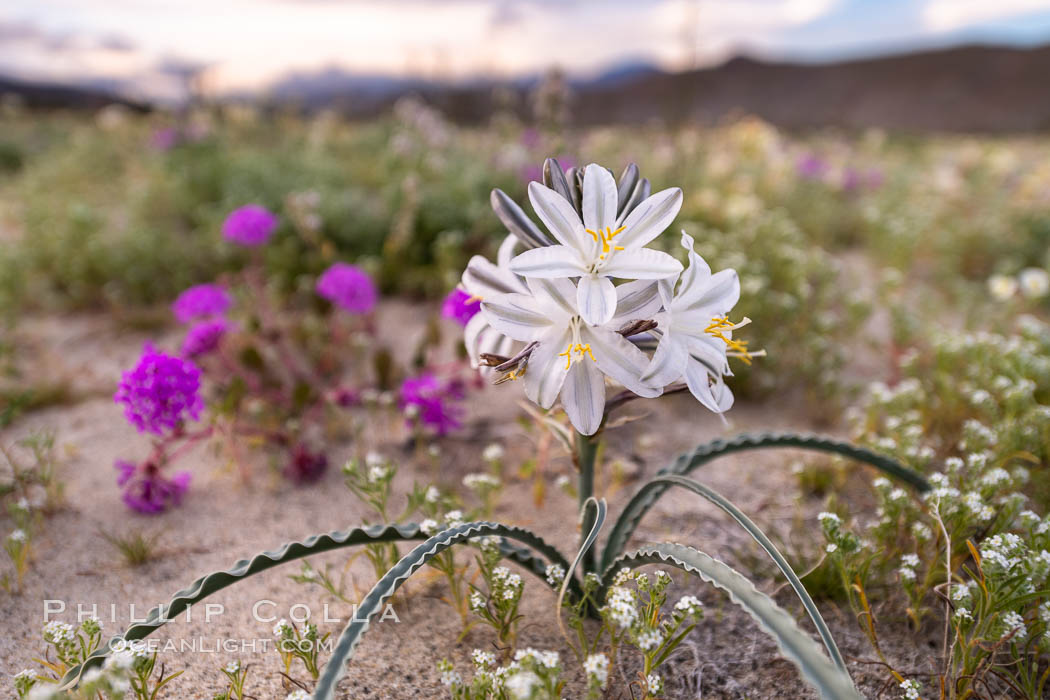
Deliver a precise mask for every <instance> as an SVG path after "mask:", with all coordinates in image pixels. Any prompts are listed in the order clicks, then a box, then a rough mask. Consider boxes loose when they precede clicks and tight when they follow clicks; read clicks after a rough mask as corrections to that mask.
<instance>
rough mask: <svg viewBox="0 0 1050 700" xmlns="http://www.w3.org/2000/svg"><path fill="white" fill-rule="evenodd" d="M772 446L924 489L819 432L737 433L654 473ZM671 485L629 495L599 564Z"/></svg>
mask: <svg viewBox="0 0 1050 700" xmlns="http://www.w3.org/2000/svg"><path fill="white" fill-rule="evenodd" d="M774 447H797V448H800V449H804V450H815V451H817V452H829V453H831V454H837V455H840V456H842V457H849V458H850V459H855V460H857V461H859V462H863V463H865V464H869V465H871V466H873V467H875V468H876V469H878V470H879V471H881V472H883V473H885V474H888V475H890V476H892V477H894V478H897V479H900V480H901V481H904V482H907V483H908V484H910V485H911V486H913V487H915V488H916V489H918V490H919V491H928V490H929V488H930V484H929V483H928V482H927V481H926V479H924V478H923V477H922V475H921V474H919V473H918V472H915V471H912V470H911V469H908V468H907V467H904V466H902V465H901V464H900V463H898V462H897V461H895V460H893V459H891V458H889V457H886V456H885V455H880V454H877V453H875V452H872V451H871V450H868V449H865V448H863V447H857V446H856V445H852V444H850V443H848V442H843V441H841V440H835V439H833V438H828V437H822V436H819V435H803V434H796V433H764V434H760V435H747V434H745V435H738V436H736V437H734V438H732V439H729V440H723V439H718V440H712V441H711V442H708V443H706V444H703V445H700V446H699V447H697V448H696V449H695V450H693V451H691V452H684V453H682V454H680V455H679V456H678V457H677V458H675V461H674V462H673V463H672V464H671V465H670V466H667V467H664V468H663V469H661V470H660V471H659V472H657V476H658V477H659V476H665V475H678V476H684V475H686V474H689V473H690V472H692V471H693V470H694V469H698V468H699V467H701V466H703V465H704V464H707V463H708V462H710V461H711V460H713V459H715V458H717V457H721V456H723V455H727V454H731V453H733V452H743V451H746V450H760V449H769V448H774ZM669 488H671V485H670V484H656V485H652V482H649V483H647V484H645V485H644V486H642V488H641V489H639V490H638V492H637V493H635V495H634V496H632V497H631V500H630V501H629V502H628V503H627V506H626V507H625V508H624V509H623V512H622V513H620V517H619V518H617V520H616V522H615V523H614V525H613V529H612V532H611V533H609V539H608V541H607V542H606V545H605V552H604V554H603V556H602V566H603V567H607V566H608V565H609V562H611V561H612V560H613V559H614V558H616V557H617V556H618V555H619V554H620V553H621V552H623V550H624V548H625V547H626V546H627V541H628V540H629V539H630V537H631V534H632V533H633V532H634V530H635V528H637V527H638V522H639V521H640V520H641V519H642V516H644V515H645V513H646V512H647V511H648V510H649V509H650V508H651V507H652V506H653V504H655V503H656V501H657V500H659V499H660V497H661V496H663V494H664V493H665V492H666V491H667V490H668V489H669Z"/></svg>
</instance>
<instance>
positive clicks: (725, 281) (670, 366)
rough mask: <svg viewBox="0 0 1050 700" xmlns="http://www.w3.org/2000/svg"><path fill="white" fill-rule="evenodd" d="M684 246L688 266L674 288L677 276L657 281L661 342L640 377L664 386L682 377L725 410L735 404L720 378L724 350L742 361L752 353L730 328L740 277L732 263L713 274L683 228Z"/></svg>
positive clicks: (725, 371) (724, 370)
mask: <svg viewBox="0 0 1050 700" xmlns="http://www.w3.org/2000/svg"><path fill="white" fill-rule="evenodd" d="M682 247H684V248H685V249H686V250H688V251H689V267H687V268H686V270H685V272H684V273H683V274H682V275H681V279H680V284H679V285H678V291H677V293H675V292H674V287H675V283H676V282H679V279H678V278H677V277H674V278H670V279H666V280H661V281H660V283H659V287H660V296H661V298H662V300H663V305H664V310H663V311H661V312H660V313H658V314H656V316H655V319H654V320H655V321H656V322H657V327H656V328H655V329H654V330H653V331H651V332H652V333H653V335H656V336H658V337H659V338H660V342H659V344H658V345H657V346H656V352H654V353H653V359H652V362H651V363H650V364H649V367H648V368H647V369H646V371H645V373H644V375H643V376H642V379H643V381H646V382H650V383H652V384H658V385H660V386H664V385H666V384H670V383H671V382H675V381H678V380H679V379H682V378H684V379H685V383H686V385H687V386H688V387H689V391H690V392H691V393H692V394H693V396H695V397H696V399H697V401H699V402H700V403H702V404H703V405H704V406H706V407H707V408H709V409H711V410H712V411H714V412H715V413H723V412H725V411H727V410H729V409H730V408H731V407H732V405H733V392H732V391H730V389H729V387H727V386H726V384H725V380H724V377H725V376H731V375H732V372H730V371H729V361H728V358H727V354H733V355H737V356H739V357H742V358H744V359H745V361H749V360H750V358H751V356H752V354H751V353H748V352H747V349H746V344H744V343H741V342H739V341H734V340H733V339H732V332H733V330H734V329H735V328H739V327H740V326H741V325H743V324H732V323H730V322H729V320H728V314H729V312H730V311H731V310H732V308H733V306H734V305H736V302H737V300H739V298H740V279H739V278H738V277H737V273H736V270H732V269H727V270H721V271H719V272H716V273H715V274H711V268H710V267H709V266H708V264H707V263H706V262H704V259H703V258H702V257H700V256H699V255H697V254H696V252H695V251H694V250H693V238H692V237H691V236H689V235H688V234H686V233H685V232H684V231H683V232H682ZM730 350H732V353H730V352H729V351H730Z"/></svg>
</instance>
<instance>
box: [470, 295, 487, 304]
mask: <svg viewBox="0 0 1050 700" xmlns="http://www.w3.org/2000/svg"><path fill="white" fill-rule="evenodd" d="M476 301H484V299H482V298H481V297H480V296H478V295H477V294H474V295H473V296H471V297H470V298H469V299H467V301H466V303H468V304H473V303H474V302H476Z"/></svg>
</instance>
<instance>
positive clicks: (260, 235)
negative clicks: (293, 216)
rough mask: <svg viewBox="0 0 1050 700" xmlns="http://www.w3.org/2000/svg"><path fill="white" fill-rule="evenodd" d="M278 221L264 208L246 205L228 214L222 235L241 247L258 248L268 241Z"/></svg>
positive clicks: (275, 216) (274, 215) (256, 205)
mask: <svg viewBox="0 0 1050 700" xmlns="http://www.w3.org/2000/svg"><path fill="white" fill-rule="evenodd" d="M279 221H280V219H278V218H277V215H276V214H274V213H272V212H271V211H270V210H269V209H267V208H266V207H262V206H259V205H258V204H248V205H245V206H243V207H241V208H239V209H234V210H233V211H231V212H230V215H229V216H227V217H226V221H224V222H223V223H222V235H223V236H225V237H226V239H227V240H229V241H233V242H234V243H237V244H240V245H243V246H248V247H255V246H260V245H262V244H264V243H266V241H267V240H269V238H270V235H271V234H272V233H273V232H274V230H275V229H276V228H277V223H278V222H279Z"/></svg>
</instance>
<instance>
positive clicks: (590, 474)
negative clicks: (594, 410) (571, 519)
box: [576, 433, 598, 574]
mask: <svg viewBox="0 0 1050 700" xmlns="http://www.w3.org/2000/svg"><path fill="white" fill-rule="evenodd" d="M597 455H598V440H597V439H596V438H594V437H593V436H587V435H582V434H581V433H576V466H577V467H578V468H579V470H580V478H579V484H578V487H577V491H579V507H580V511H581V512H583V514H584V515H583V526H582V528H581V529H580V544H581V545H582V544H583V542H584V540H585V539H586V538H587V535H588V534H590V532H591V528H592V527H594V512H593V510H591V509H586V508H584V504H585V503H586V502H587V499H588V498H590V497H591V496H593V495H594V461H595V458H596V457H597ZM597 550H598V547H597V545H592V546H591V548H590V550H588V551H587V552H586V553H585V554H584V556H583V561H582V562H581V563H582V564H583V572H584V573H585V574H587V573H591V572H594V573H597V571H598V561H597V557H596V556H595V553H596V552H597Z"/></svg>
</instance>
